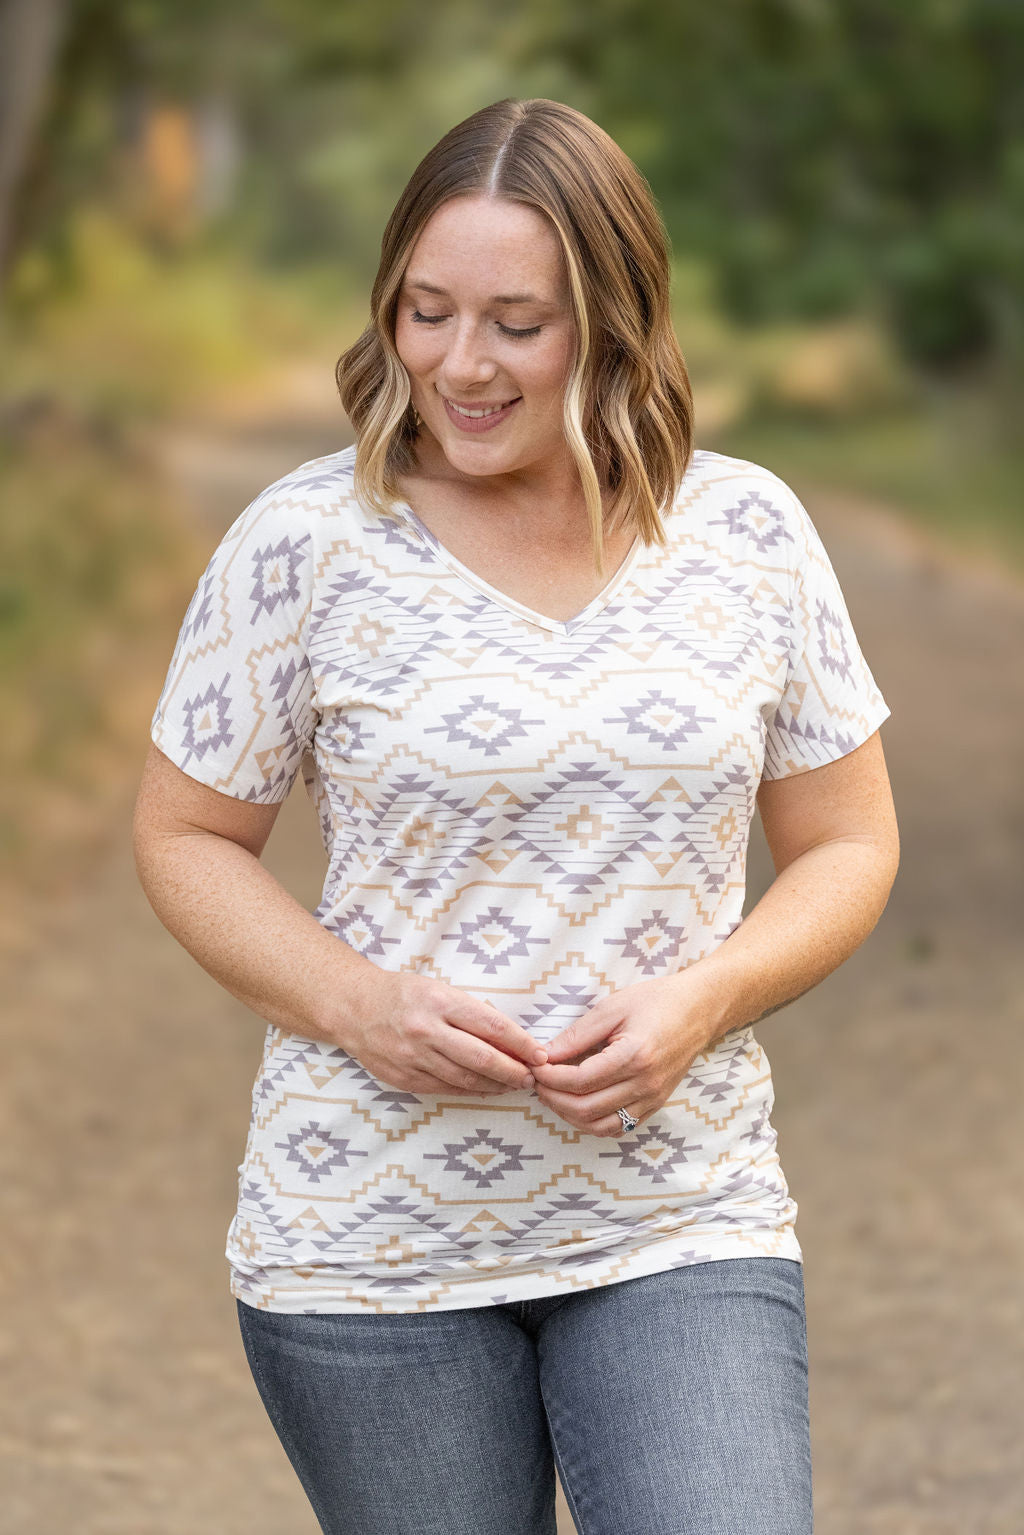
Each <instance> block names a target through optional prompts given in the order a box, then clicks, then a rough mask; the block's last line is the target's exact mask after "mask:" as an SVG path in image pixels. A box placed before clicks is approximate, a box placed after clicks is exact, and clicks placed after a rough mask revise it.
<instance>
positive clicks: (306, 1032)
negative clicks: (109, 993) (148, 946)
mask: <svg viewBox="0 0 1024 1535" xmlns="http://www.w3.org/2000/svg"><path fill="white" fill-rule="evenodd" d="M279 810H280V805H279V804H272V805H257V804H252V803H250V802H248V801H245V800H241V799H234V798H232V797H231V796H230V795H226V794H221V793H219V792H218V791H217V790H215V789H211V788H208V787H207V786H206V785H205V784H201V783H199V782H198V781H197V780H195V779H193V778H190V777H189V776H188V774H186V773H183V772H182V771H181V769H180V768H178V767H176V766H175V765H174V763H173V762H171V761H170V759H169V758H168V757H166V756H165V755H164V754H163V753H162V752H160V751H159V750H158V749H157V748H156V747H155V746H151V747H150V752H149V756H148V758H147V761H146V766H145V770H144V773H143V778H142V784H141V787H140V789H139V795H138V801H137V804H136V809H135V822H134V830H133V845H134V850H135V861H136V867H137V869H138V873H139V880H140V882H141V884H142V887H143V889H144V890H145V892H146V895H147V897H148V899H149V902H150V904H151V906H152V907H153V910H154V911H155V912H156V914H157V916H158V917H159V918H160V921H161V922H162V923H163V924H164V926H165V927H166V928H167V929H168V931H169V932H170V933H172V934H173V936H174V937H175V938H176V939H177V940H178V942H179V943H180V944H181V945H182V946H183V947H184V948H185V949H187V950H188V952H189V953H190V954H191V955H192V957H193V958H194V959H195V960H197V961H198V963H199V964H200V965H202V967H203V969H204V970H206V971H207V972H208V974H210V975H211V976H213V978H214V980H215V981H218V982H219V983H220V984H221V985H222V986H223V987H224V988H225V989H226V990H227V991H229V992H231V994H232V996H235V997H237V998H238V999H239V1000H240V1001H242V1002H244V1003H245V1004H246V1005H247V1006H248V1007H251V1008H252V1009H253V1011H254V1012H256V1013H259V1014H260V1016H261V1017H263V1018H266V1019H267V1020H268V1021H269V1022H270V1023H272V1024H275V1025H276V1026H277V1027H279V1028H282V1029H285V1030H287V1031H289V1032H292V1033H296V1034H300V1035H302V1036H303V1037H305V1038H308V1039H318V1040H322V1041H325V1042H326V1043H328V1044H331V1045H340V1046H341V1047H342V1048H343V1049H345V1050H346V1051H347V1052H349V1053H350V1054H352V1055H354V1056H355V1057H356V1058H357V1059H358V1060H359V1061H360V1062H361V1063H362V1064H363V1065H364V1066H366V1068H367V1070H370V1071H372V1072H373V1073H374V1074H375V1075H376V1076H378V1077H380V1078H381V1079H382V1080H384V1081H386V1082H389V1083H391V1085H393V1086H398V1087H403V1088H405V1089H407V1090H409V1091H412V1092H443V1093H445V1094H449V1095H450V1094H451V1093H452V1092H453V1091H465V1092H495V1091H498V1090H506V1089H508V1088H510V1087H520V1086H521V1085H522V1084H523V1079H524V1077H525V1076H526V1072H525V1068H524V1066H523V1064H522V1062H523V1061H524V1060H527V1059H530V1060H532V1059H533V1058H534V1054H535V1052H536V1043H535V1041H534V1040H532V1039H531V1038H530V1036H529V1035H528V1034H526V1032H525V1030H523V1029H521V1028H520V1027H519V1026H518V1025H517V1024H515V1023H513V1022H512V1020H510V1019H506V1018H504V1016H503V1015H502V1014H501V1013H499V1012H498V1011H497V1009H495V1008H492V1007H490V1006H489V1005H488V1004H487V1003H482V1002H477V1001H476V1000H475V999H473V998H471V997H469V996H467V995H466V994H465V993H462V992H459V991H457V990H456V988H454V987H450V986H447V985H446V984H445V983H444V982H441V981H436V980H434V979H433V978H431V977H427V976H419V975H415V974H402V973H395V972H391V971H385V970H382V969H381V968H380V967H379V966H377V965H375V964H373V963H372V962H371V961H370V960H368V959H365V958H364V957H363V956H362V955H360V954H358V953H357V952H356V950H354V949H353V948H352V947H351V945H349V944H346V943H345V942H344V941H343V940H342V939H340V938H337V937H335V936H334V935H333V934H332V933H329V932H328V931H327V929H326V928H324V927H322V926H321V925H320V923H319V922H318V921H317V920H316V918H315V917H314V916H313V915H312V913H311V912H308V911H307V910H306V908H305V907H304V906H302V905H300V904H299V902H298V901H296V900H295V898H294V897H293V896H292V895H290V894H289V892H288V891H287V890H285V888H284V886H283V885H281V884H280V883H279V881H278V880H276V879H275V878H274V876H273V875H272V874H271V873H270V871H269V869H265V868H264V867H263V865H262V864H261V863H260V855H261V854H262V852H263V849H264V847H265V846H266V842H267V838H268V837H269V836H270V832H271V829H272V827H273V825H274V822H275V820H276V819H277V814H278V811H279ZM487 1041H491V1043H488V1042H487ZM508 1052H512V1053H508ZM516 1056H519V1057H521V1059H516V1058H515V1057H516ZM481 1073H486V1075H483V1074H481Z"/></svg>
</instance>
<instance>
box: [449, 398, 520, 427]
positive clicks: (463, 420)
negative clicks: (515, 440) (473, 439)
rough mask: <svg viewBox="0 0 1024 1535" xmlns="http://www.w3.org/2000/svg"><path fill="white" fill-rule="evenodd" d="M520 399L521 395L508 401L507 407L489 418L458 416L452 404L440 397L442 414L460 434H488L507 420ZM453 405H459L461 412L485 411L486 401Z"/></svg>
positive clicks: (459, 401)
mask: <svg viewBox="0 0 1024 1535" xmlns="http://www.w3.org/2000/svg"><path fill="white" fill-rule="evenodd" d="M521 399H522V395H518V396H517V397H516V399H514V400H510V401H509V402H508V404H507V405H505V406H503V407H502V409H501V410H496V411H494V412H493V414H491V415H489V416H460V415H459V412H458V411H457V410H454V409H453V408H452V404H453V402H452V401H451V400H449V399H448V398H447V397H446V396H445V395H441V403H442V404H443V405H444V413H445V415H446V416H447V417H448V420H449V421H450V422H451V423H452V425H453V426H456V427H458V429H459V431H460V432H471V433H473V432H489V431H491V430H492V429H493V428H494V427H496V426H500V425H501V423H502V422H503V421H507V420H508V418H509V416H510V415H511V414H512V412H513V411H514V410H515V408H516V406H517V405H518V404H519V401H520V400H521ZM455 403H456V404H458V405H461V406H462V408H463V410H486V409H487V401H486V400H474V401H472V402H470V401H468V400H458V401H456V402H455Z"/></svg>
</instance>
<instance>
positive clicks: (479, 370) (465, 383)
mask: <svg viewBox="0 0 1024 1535" xmlns="http://www.w3.org/2000/svg"><path fill="white" fill-rule="evenodd" d="M496 372H497V368H496V366H495V364H494V362H493V361H492V360H491V358H490V357H489V356H488V349H487V345H486V338H485V336H484V335H483V334H482V333H481V329H480V327H479V326H478V325H477V324H476V323H475V322H474V321H473V320H471V319H470V318H469V317H468V316H467V318H466V320H465V322H464V323H462V324H460V325H458V326H456V327H455V328H454V330H453V331H452V332H451V333H450V339H449V343H448V349H447V351H446V352H445V355H444V362H443V363H442V365H441V370H440V379H439V382H440V384H441V387H442V392H443V393H449V394H450V395H451V396H452V397H453V398H456V399H457V398H458V396H459V392H460V390H469V389H472V388H473V386H474V385H476V386H479V385H481V384H488V383H490V381H491V379H492V378H493V377H494V375H495V373H496Z"/></svg>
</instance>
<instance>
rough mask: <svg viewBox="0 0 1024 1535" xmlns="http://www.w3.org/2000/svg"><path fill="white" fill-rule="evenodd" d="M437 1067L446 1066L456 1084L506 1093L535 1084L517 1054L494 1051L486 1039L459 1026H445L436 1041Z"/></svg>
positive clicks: (436, 1068) (448, 1073) (447, 1076)
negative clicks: (458, 1027) (466, 1031)
mask: <svg viewBox="0 0 1024 1535" xmlns="http://www.w3.org/2000/svg"><path fill="white" fill-rule="evenodd" d="M433 1049H434V1052H435V1060H434V1062H433V1065H434V1069H435V1070H441V1069H442V1068H443V1071H444V1075H445V1077H446V1078H447V1079H450V1080H451V1081H452V1084H453V1086H458V1087H466V1088H470V1089H474V1090H475V1089H476V1087H477V1085H478V1084H480V1086H481V1090H483V1089H485V1088H486V1090H487V1091H489V1092H492V1093H493V1092H507V1091H508V1089H509V1088H521V1087H532V1086H533V1083H534V1077H533V1075H532V1073H531V1072H530V1071H528V1070H527V1068H526V1067H525V1066H524V1065H523V1063H522V1061H517V1060H516V1058H515V1056H512V1055H506V1054H505V1053H504V1052H503V1051H501V1050H495V1049H494V1048H493V1047H492V1046H491V1045H488V1044H487V1043H486V1042H485V1041H484V1040H482V1039H477V1038H476V1037H475V1036H474V1035H472V1034H465V1033H463V1032H462V1030H460V1029H446V1030H445V1032H444V1033H443V1034H442V1035H441V1036H440V1038H439V1039H437V1040H436V1041H435V1042H434V1046H433Z"/></svg>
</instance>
